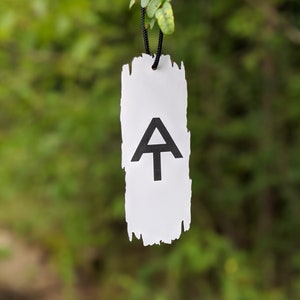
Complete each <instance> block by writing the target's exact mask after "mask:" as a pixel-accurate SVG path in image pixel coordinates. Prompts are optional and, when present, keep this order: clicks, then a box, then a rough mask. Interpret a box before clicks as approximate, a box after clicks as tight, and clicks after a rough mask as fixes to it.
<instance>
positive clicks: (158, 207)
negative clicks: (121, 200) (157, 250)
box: [121, 54, 191, 246]
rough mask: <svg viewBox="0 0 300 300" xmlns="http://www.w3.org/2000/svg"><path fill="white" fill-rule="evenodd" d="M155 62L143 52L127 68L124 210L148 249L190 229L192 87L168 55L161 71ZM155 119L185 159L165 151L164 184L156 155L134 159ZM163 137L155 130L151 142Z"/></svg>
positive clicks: (124, 74) (123, 114)
mask: <svg viewBox="0 0 300 300" xmlns="http://www.w3.org/2000/svg"><path fill="white" fill-rule="evenodd" d="M152 64H153V58H152V57H151V56H149V55H146V54H143V55H142V56H141V57H137V58H134V59H133V62H132V65H131V67H130V66H129V65H124V66H123V69H122V97H121V129H122V167H123V168H125V171H126V175H125V179H126V193H125V210H126V221H127V225H128V235H129V239H130V240H132V234H133V233H134V234H135V236H136V237H137V238H140V237H142V239H143V243H144V245H145V246H146V245H153V244H160V242H164V243H171V242H172V240H174V239H178V238H179V236H180V234H181V231H182V223H183V229H184V231H186V230H188V229H189V227H190V221H191V213H190V202H191V180H190V178H189V156H190V133H189V132H188V130H187V118H186V113H187V85H186V80H185V70H184V66H183V64H181V67H180V68H179V67H178V65H177V64H176V63H172V62H171V59H170V56H169V55H163V56H162V57H161V59H160V63H159V67H158V69H157V70H156V71H153V70H152V69H151V66H152ZM153 118H160V119H161V120H162V122H163V124H164V125H165V127H166V128H167V130H168V132H169V133H170V135H171V137H172V139H173V141H174V142H175V144H176V146H177V147H178V149H179V151H180V153H181V154H182V156H183V157H182V158H175V157H174V156H173V154H172V153H171V152H162V153H161V176H162V178H161V180H159V181H154V177H153V176H154V175H153V153H144V154H143V155H142V156H141V158H140V160H139V161H131V160H132V157H133V155H134V153H135V151H136V149H137V147H138V145H139V143H140V141H141V139H142V137H143V135H144V133H145V131H146V129H147V128H148V126H149V124H150V122H151V120H152V119H153ZM162 141H164V139H163V138H162V136H161V135H160V132H159V131H158V130H157V129H155V131H154V132H153V135H152V138H151V140H150V141H149V143H148V144H161V143H162Z"/></svg>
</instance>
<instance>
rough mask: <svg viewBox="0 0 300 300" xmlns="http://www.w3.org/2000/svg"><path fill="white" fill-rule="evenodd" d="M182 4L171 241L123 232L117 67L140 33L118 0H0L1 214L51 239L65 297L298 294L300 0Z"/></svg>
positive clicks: (33, 235) (169, 46)
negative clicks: (187, 146) (184, 111)
mask: <svg viewBox="0 0 300 300" xmlns="http://www.w3.org/2000/svg"><path fill="white" fill-rule="evenodd" d="M172 4H173V9H174V14H175V19H176V34H173V35H172V36H168V38H166V39H165V44H164V52H165V53H170V54H171V55H172V56H173V59H174V60H176V61H177V62H180V61H181V60H183V61H184V62H185V66H186V72H187V80H188V88H189V109H188V120H189V121H188V122H189V128H190V130H191V133H192V156H191V161H190V167H191V177H192V179H193V199H192V227H191V229H190V231H189V232H187V233H184V234H183V235H182V237H181V239H180V240H178V241H176V242H174V244H173V245H171V246H169V245H162V246H160V247H148V248H144V247H143V246H142V245H141V242H140V241H134V242H133V243H130V242H129V241H128V238H127V233H126V224H125V218H124V173H123V172H122V170H121V167H120V164H121V162H120V142H121V141H120V124H119V99H120V70H121V66H122V65H123V64H125V63H128V62H130V61H131V59H132V58H133V57H134V56H137V55H139V54H140V53H141V52H142V51H143V50H142V49H143V44H142V37H141V31H140V16H139V10H138V9H136V7H135V9H134V8H133V9H131V10H129V9H128V1H123V0H114V3H113V5H112V4H111V2H109V1H100V0H95V1H88V0H77V1H71V0H32V1H26V0H2V1H1V2H0V80H1V84H0V159H1V167H0V207H1V209H0V225H1V226H2V227H7V228H10V229H11V230H13V231H15V232H17V233H19V234H20V235H23V236H25V237H26V238H27V239H28V241H30V242H31V243H35V244H39V245H41V246H42V247H44V249H45V250H46V251H47V253H49V255H50V257H51V259H52V261H53V263H54V264H55V266H56V268H57V270H59V272H60V274H61V278H62V280H63V282H64V286H65V287H66V288H65V289H66V295H67V296H66V299H67V297H68V299H72V300H73V299H81V298H80V295H77V293H76V290H75V289H74V286H75V285H76V286H81V285H82V287H83V288H84V286H89V285H93V286H95V287H96V292H95V293H96V296H95V299H132V300H135V299H151V300H163V299H174V300H176V299H178V300H179V299H205V300H210V299H211V300H219V299H224V300H254V299H255V300H256V299H266V300H288V299H300V254H299V249H300V242H299V237H298V229H299V227H300V218H299V215H300V155H299V153H300V138H299V137H300V105H299V100H300V51H299V44H300V38H299V36H300V4H299V1H298V0H285V1H284V0H272V1H269V0H262V1H256V0H247V1H238V0H215V1H204V0H185V1H179V0H177V1H173V2H172ZM156 39H157V32H156V31H155V30H154V31H153V32H152V33H151V34H150V44H151V45H154V44H156ZM0 256H1V255H0ZM84 299H87V298H84ZM92 299H94V298H90V299H89V300H92Z"/></svg>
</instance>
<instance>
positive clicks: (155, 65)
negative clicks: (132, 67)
mask: <svg viewBox="0 0 300 300" xmlns="http://www.w3.org/2000/svg"><path fill="white" fill-rule="evenodd" d="M163 39H164V34H163V33H162V31H161V30H159V37H158V45H157V51H156V57H155V60H154V64H153V65H152V69H153V70H156V69H157V67H158V64H159V60H160V57H161V51H162V44H163Z"/></svg>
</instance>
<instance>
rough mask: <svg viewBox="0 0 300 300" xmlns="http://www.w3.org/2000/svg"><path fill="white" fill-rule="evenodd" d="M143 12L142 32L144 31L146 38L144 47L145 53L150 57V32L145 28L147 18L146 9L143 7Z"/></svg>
mask: <svg viewBox="0 0 300 300" xmlns="http://www.w3.org/2000/svg"><path fill="white" fill-rule="evenodd" d="M141 10H142V30H143V37H144V45H145V51H146V53H147V54H149V55H150V47H149V39H148V31H147V29H146V27H145V16H146V8H144V7H141Z"/></svg>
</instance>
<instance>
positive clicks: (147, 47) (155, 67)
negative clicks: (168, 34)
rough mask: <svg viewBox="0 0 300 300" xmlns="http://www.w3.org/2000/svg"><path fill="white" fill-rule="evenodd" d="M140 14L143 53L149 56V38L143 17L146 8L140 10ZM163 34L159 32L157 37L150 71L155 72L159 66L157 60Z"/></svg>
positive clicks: (159, 54) (159, 55)
mask: <svg viewBox="0 0 300 300" xmlns="http://www.w3.org/2000/svg"><path fill="white" fill-rule="evenodd" d="M141 12H142V30H143V38H144V45H145V52H146V53H147V54H149V55H150V47H149V38H148V31H147V29H146V27H145V16H146V8H144V7H142V8H141ZM163 38H164V34H163V32H162V31H161V30H159V37H158V45H157V51H156V56H155V60H154V63H153V65H152V69H153V70H156V69H157V67H158V64H159V60H160V57H161V52H162V44H163Z"/></svg>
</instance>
